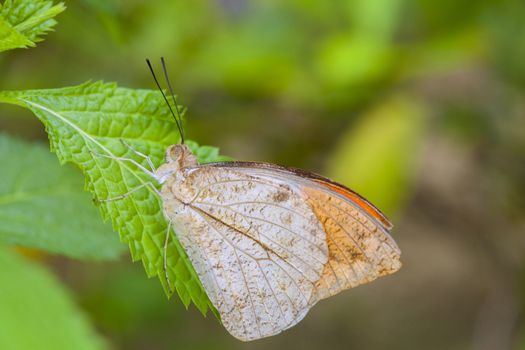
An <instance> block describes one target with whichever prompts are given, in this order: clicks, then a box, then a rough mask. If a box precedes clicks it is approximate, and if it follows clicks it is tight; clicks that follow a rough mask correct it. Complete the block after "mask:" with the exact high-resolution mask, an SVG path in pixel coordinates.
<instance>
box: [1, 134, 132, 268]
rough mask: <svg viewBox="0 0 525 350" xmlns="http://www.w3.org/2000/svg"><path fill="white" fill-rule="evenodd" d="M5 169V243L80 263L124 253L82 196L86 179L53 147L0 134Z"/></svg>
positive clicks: (88, 200) (3, 221)
mask: <svg viewBox="0 0 525 350" xmlns="http://www.w3.org/2000/svg"><path fill="white" fill-rule="evenodd" d="M0 164H2V181H0V222H1V223H2V224H1V226H0V241H2V242H4V243H8V244H16V245H22V246H26V247H32V248H38V249H42V250H46V251H48V252H51V253H58V254H62V255H65V256H69V257H72V258H79V259H96V260H102V259H115V258H117V257H118V256H119V255H120V254H121V253H122V252H123V251H124V249H125V246H124V245H123V244H121V243H120V242H119V240H118V238H117V237H116V236H115V235H114V234H113V233H112V232H111V227H110V226H109V225H107V224H104V223H102V222H101V220H100V218H99V214H98V213H97V210H96V208H94V207H93V205H92V204H91V203H90V196H89V194H88V193H86V192H84V191H82V182H83V180H82V175H80V173H79V172H78V171H76V170H75V169H73V168H72V167H71V166H70V165H68V166H63V167H60V166H59V165H58V163H57V161H56V158H55V157H54V156H53V155H52V154H51V153H49V150H48V149H47V147H44V146H42V145H38V144H28V143H25V142H23V141H21V140H17V139H15V138H12V137H9V136H7V135H3V134H0Z"/></svg>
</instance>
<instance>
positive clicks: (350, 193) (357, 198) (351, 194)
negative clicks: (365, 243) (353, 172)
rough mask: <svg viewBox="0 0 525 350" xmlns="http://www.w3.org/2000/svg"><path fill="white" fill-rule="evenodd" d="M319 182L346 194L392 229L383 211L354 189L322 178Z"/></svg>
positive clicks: (387, 227)
mask: <svg viewBox="0 0 525 350" xmlns="http://www.w3.org/2000/svg"><path fill="white" fill-rule="evenodd" d="M317 183H319V184H321V185H323V186H324V187H326V188H329V189H331V190H333V191H335V192H337V193H339V194H342V195H343V196H345V197H346V198H348V199H349V200H351V201H352V202H354V203H355V204H357V205H358V206H359V207H361V208H362V209H363V210H364V211H366V212H367V213H368V214H369V215H371V216H372V217H374V218H376V219H378V220H379V221H380V222H381V223H382V224H383V226H385V228H386V229H387V230H390V229H392V227H393V225H392V223H391V222H390V221H389V220H388V219H387V218H386V216H385V215H384V214H383V213H381V211H379V209H377V208H376V207H375V206H373V205H372V204H370V202H368V201H367V200H366V199H364V198H363V197H361V196H360V195H358V194H357V193H355V192H354V191H352V190H350V189H348V188H346V187H343V186H339V185H336V184H332V183H328V182H324V181H320V180H317Z"/></svg>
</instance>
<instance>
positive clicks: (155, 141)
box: [0, 82, 220, 313]
mask: <svg viewBox="0 0 525 350" xmlns="http://www.w3.org/2000/svg"><path fill="white" fill-rule="evenodd" d="M0 102H7V103H13V104H18V105H20V106H23V107H26V108H29V109H30V110H31V111H33V113H35V115H36V116H37V117H38V118H39V119H40V120H41V121H42V122H43V123H44V125H45V127H46V131H47V133H48V135H49V139H50V141H51V148H52V150H53V151H55V152H56V153H57V156H58V158H59V160H60V161H61V162H73V163H75V164H77V165H78V166H79V167H80V168H81V170H82V171H83V172H84V174H85V176H86V187H87V189H88V190H89V191H90V192H92V193H93V194H94V196H95V198H96V199H100V200H104V199H108V198H115V197H118V196H121V195H123V194H126V193H130V191H132V190H135V189H137V187H138V186H141V185H143V184H145V183H147V182H150V181H152V179H151V178H149V177H148V175H147V174H146V173H145V172H144V171H143V170H141V169H140V168H138V167H136V166H135V165H133V164H131V163H130V162H129V161H117V160H114V159H108V158H106V157H103V156H101V155H106V156H112V157H113V156H119V157H126V158H133V159H135V160H136V161H137V162H139V163H141V164H142V166H144V167H146V168H147V167H148V163H147V161H146V160H145V159H143V158H141V157H138V156H137V155H135V154H134V153H133V151H131V150H130V149H128V148H127V147H126V146H125V145H124V144H123V143H122V141H125V142H126V143H127V144H129V145H130V146H131V147H132V148H133V149H134V150H136V151H139V152H142V153H144V154H147V155H148V156H149V157H150V158H151V160H152V161H153V163H154V165H155V166H156V167H158V166H159V165H160V164H162V163H163V159H164V152H165V150H166V148H167V147H168V146H169V145H170V144H174V143H177V142H179V135H178V134H177V128H176V127H175V123H174V121H173V118H172V116H171V115H170V113H169V110H168V107H167V106H166V104H165V102H164V100H163V98H162V96H161V94H160V93H159V92H158V91H151V90H132V89H125V88H118V87H117V86H116V84H113V83H109V84H106V83H102V82H96V83H85V84H82V85H79V86H74V87H69V88H62V89H49V90H32V91H13V92H0ZM190 145H191V146H192V147H193V150H194V152H195V153H196V155H197V156H198V158H200V159H199V161H207V162H209V161H213V160H219V158H220V157H219V156H218V154H216V153H214V151H213V149H211V148H204V151H201V150H200V149H201V148H203V147H201V148H199V147H198V146H197V144H195V143H191V142H190ZM201 153H202V154H201ZM213 158H217V159H213ZM100 208H101V211H102V215H103V217H104V218H106V219H108V218H109V219H111V221H112V223H113V228H114V229H115V230H116V231H118V232H119V234H120V237H121V240H122V241H123V242H126V243H128V244H129V247H130V250H131V256H132V258H133V260H142V262H143V264H144V267H145V269H146V273H147V274H148V276H150V277H152V276H159V278H160V280H161V282H162V285H163V286H164V289H165V291H166V293H167V294H168V296H169V295H170V294H171V293H170V291H169V290H168V284H167V281H166V278H165V273H164V268H163V261H164V260H163V256H164V240H165V237H166V232H167V224H166V220H165V218H164V215H163V212H162V202H161V199H160V198H159V197H158V196H157V194H156V192H155V191H154V190H153V189H152V188H151V187H149V186H146V187H142V188H140V189H139V190H136V191H134V192H133V193H131V194H130V195H129V196H127V197H125V198H121V199H119V200H113V201H108V202H101V203H100ZM167 260H168V274H169V277H170V281H171V284H172V286H174V287H175V289H176V291H177V292H178V295H179V296H180V298H181V299H182V301H183V303H184V304H185V305H188V304H189V303H190V301H193V302H194V303H195V305H196V306H197V307H198V308H199V310H201V311H202V312H203V313H205V312H206V310H207V309H208V307H210V308H212V310H214V309H213V307H212V304H211V302H210V301H209V299H208V297H207V295H206V293H205V292H204V289H203V288H202V285H201V283H200V280H199V278H198V277H197V274H196V273H195V271H194V269H193V267H192V265H191V263H190V261H189V259H188V258H187V256H186V254H185V252H184V250H183V249H182V247H181V245H180V243H179V242H178V240H177V239H176V235H173V234H172V235H171V239H170V243H169V246H168V254H167Z"/></svg>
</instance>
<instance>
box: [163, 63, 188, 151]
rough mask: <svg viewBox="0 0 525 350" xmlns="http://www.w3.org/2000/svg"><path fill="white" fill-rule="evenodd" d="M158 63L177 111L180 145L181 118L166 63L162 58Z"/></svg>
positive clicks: (182, 136)
mask: <svg viewBox="0 0 525 350" xmlns="http://www.w3.org/2000/svg"><path fill="white" fill-rule="evenodd" d="M160 62H161V63H162V69H163V70H164V77H165V78H166V83H167V84H168V89H169V90H170V94H171V99H172V100H173V105H174V106H175V110H176V111H177V117H178V118H179V124H180V126H181V130H182V134H181V139H182V143H184V125H183V124H182V117H181V116H180V112H179V105H178V104H177V101H176V100H175V94H174V93H173V89H172V88H171V83H170V79H169V77H168V70H167V69H166V62H165V61H164V57H161V58H160Z"/></svg>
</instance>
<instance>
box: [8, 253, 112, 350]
mask: <svg viewBox="0 0 525 350" xmlns="http://www.w3.org/2000/svg"><path fill="white" fill-rule="evenodd" d="M0 286H2V288H0V310H1V312H0V349H42V350H46V349H49V350H55V349H75V350H95V349H105V348H107V346H106V344H105V343H104V341H103V340H102V339H101V338H100V337H99V336H97V335H96V334H95V331H94V329H93V327H92V326H91V325H90V324H89V323H88V320H87V319H86V318H85V317H84V315H83V314H82V312H81V311H80V310H79V309H78V308H77V306H76V305H75V304H74V303H73V301H72V300H71V297H70V296H69V294H68V293H67V291H66V290H65V289H64V288H63V287H62V286H61V285H60V284H59V283H58V282H57V281H56V280H55V279H54V278H53V276H52V275H50V274H49V273H48V272H47V271H46V270H45V269H43V268H42V267H40V266H38V265H36V264H34V263H30V262H27V261H25V260H24V259H22V258H21V257H20V256H17V255H16V254H14V253H12V252H9V251H8V250H7V249H6V248H4V247H0Z"/></svg>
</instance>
